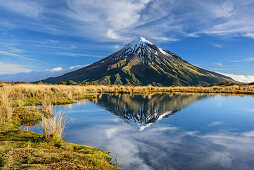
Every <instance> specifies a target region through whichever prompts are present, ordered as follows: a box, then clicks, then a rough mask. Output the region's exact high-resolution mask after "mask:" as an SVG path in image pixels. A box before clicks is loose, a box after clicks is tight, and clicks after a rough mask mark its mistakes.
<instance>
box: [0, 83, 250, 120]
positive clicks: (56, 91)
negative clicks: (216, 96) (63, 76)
mask: <svg viewBox="0 0 254 170" xmlns="http://www.w3.org/2000/svg"><path fill="white" fill-rule="evenodd" d="M154 92H184V93H186V92H188V93H226V94H237V95H238V94H248V95H254V85H231V86H225V85H224V86H211V87H203V86H190V87H172V86H171V87H154V86H124V85H111V86H104V85H87V86H78V85H76V86H71V85H69V86H67V85H44V84H15V85H11V84H6V85H2V86H1V87H0V95H1V97H0V119H1V121H8V120H10V118H11V117H12V114H13V107H20V108H22V107H23V106H33V105H41V106H43V108H44V109H45V110H47V111H48V112H50V110H48V109H50V107H48V106H50V105H59V104H71V103H74V102H75V100H79V99H87V98H95V99H96V97H97V94H102V93H115V94H121V93H128V94H149V93H154Z"/></svg>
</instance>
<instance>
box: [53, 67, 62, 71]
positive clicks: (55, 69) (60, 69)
mask: <svg viewBox="0 0 254 170" xmlns="http://www.w3.org/2000/svg"><path fill="white" fill-rule="evenodd" d="M50 71H52V72H59V71H63V68H62V67H55V68H52V69H51V70H50Z"/></svg>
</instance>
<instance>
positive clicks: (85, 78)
mask: <svg viewBox="0 0 254 170" xmlns="http://www.w3.org/2000/svg"><path fill="white" fill-rule="evenodd" d="M68 80H73V81H75V82H79V83H82V82H97V83H99V84H107V85H109V84H127V85H149V84H152V85H157V86H170V85H179V86H189V85H208V84H212V83H221V82H225V81H233V80H232V79H231V78H229V77H226V76H224V75H221V74H218V73H215V72H211V71H208V70H205V69H202V68H199V67H197V66H194V65H192V64H190V63H188V62H187V61H185V60H183V59H182V58H181V57H179V56H178V55H176V54H174V53H172V52H170V51H167V50H163V49H161V48H159V47H157V46H156V45H154V44H153V43H151V42H150V41H148V40H146V39H145V38H143V37H141V38H140V40H139V41H138V43H135V44H129V45H127V46H126V47H125V48H123V49H121V50H119V51H118V52H116V53H114V54H112V55H110V56H108V57H106V58H104V59H102V60H100V61H98V62H95V63H93V64H91V65H88V66H86V67H83V68H81V69H79V70H76V71H73V72H69V73H66V74H64V75H62V76H59V77H51V78H48V79H45V80H42V81H43V82H46V83H52V84H55V83H59V82H61V81H65V82H66V81H68Z"/></svg>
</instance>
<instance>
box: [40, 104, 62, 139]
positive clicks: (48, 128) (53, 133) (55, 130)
mask: <svg viewBox="0 0 254 170" xmlns="http://www.w3.org/2000/svg"><path fill="white" fill-rule="evenodd" d="M53 110H54V111H53V117H52V118H51V117H50V118H49V117H47V116H42V121H41V127H42V131H43V136H45V137H46V138H60V139H62V137H63V132H64V129H65V127H66V119H65V116H64V113H63V111H59V110H56V109H53Z"/></svg>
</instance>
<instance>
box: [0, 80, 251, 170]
mask: <svg viewBox="0 0 254 170" xmlns="http://www.w3.org/2000/svg"><path fill="white" fill-rule="evenodd" d="M156 92H170V93H171V92H174V93H217V94H234V95H246V94H247V95H254V85H253V84H251V85H220V86H219V85H216V86H210V87H204V86H192V87H174V86H171V87H154V86H124V85H111V86H104V85H86V86H80V85H68V86H67V85H44V84H38V85H37V84H1V86H0V169H1V168H4V169H23V168H24V169H41V168H42V169H53V168H56V169H61V168H64V169H115V167H113V166H112V165H111V164H110V160H111V158H110V156H108V155H107V153H106V152H102V151H100V150H98V149H95V148H91V147H89V146H85V145H76V144H71V143H67V142H65V141H63V140H61V138H62V135H63V131H64V127H65V122H64V117H63V115H62V114H61V113H60V112H55V113H54V111H53V112H52V110H51V108H52V107H50V106H52V105H60V104H71V103H75V102H76V100H80V99H95V100H96V98H97V96H98V94H102V93H115V94H122V93H126V94H145V95H149V94H151V93H156ZM24 106H33V107H32V108H24ZM36 106H42V108H41V109H38V108H37V107H36ZM39 122H42V127H43V129H44V132H43V135H40V134H37V133H34V132H30V131H23V130H20V129H19V126H21V125H24V126H34V125H36V124H38V123H39Z"/></svg>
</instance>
